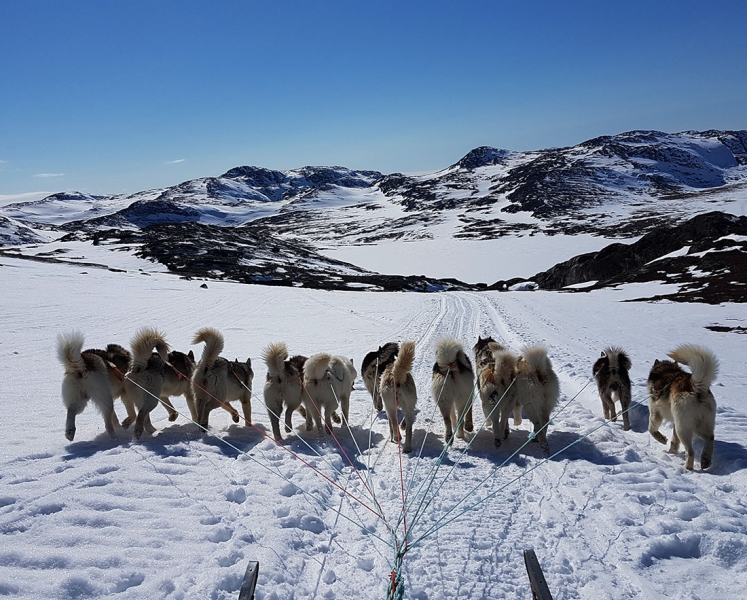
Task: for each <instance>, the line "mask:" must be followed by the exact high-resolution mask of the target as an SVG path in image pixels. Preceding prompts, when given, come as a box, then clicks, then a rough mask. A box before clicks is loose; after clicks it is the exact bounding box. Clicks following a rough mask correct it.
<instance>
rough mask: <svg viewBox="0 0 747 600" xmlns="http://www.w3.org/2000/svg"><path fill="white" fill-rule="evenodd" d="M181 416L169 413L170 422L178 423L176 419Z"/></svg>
mask: <svg viewBox="0 0 747 600" xmlns="http://www.w3.org/2000/svg"><path fill="white" fill-rule="evenodd" d="M178 416H179V413H176V412H172V413H169V421H176V418H177V417H178Z"/></svg>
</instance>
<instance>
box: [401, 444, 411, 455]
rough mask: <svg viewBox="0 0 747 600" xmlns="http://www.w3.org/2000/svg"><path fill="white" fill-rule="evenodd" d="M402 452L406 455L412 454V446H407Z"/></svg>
mask: <svg viewBox="0 0 747 600" xmlns="http://www.w3.org/2000/svg"><path fill="white" fill-rule="evenodd" d="M402 452H404V453H405V454H409V453H410V452H412V446H405V447H404V448H402Z"/></svg>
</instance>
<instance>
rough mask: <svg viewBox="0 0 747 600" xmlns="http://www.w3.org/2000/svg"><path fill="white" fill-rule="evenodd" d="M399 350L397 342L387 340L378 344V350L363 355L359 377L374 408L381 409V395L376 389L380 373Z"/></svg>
mask: <svg viewBox="0 0 747 600" xmlns="http://www.w3.org/2000/svg"><path fill="white" fill-rule="evenodd" d="M398 352H399V344H397V343H396V342H387V343H386V344H384V345H383V346H379V349H378V350H374V351H373V352H369V353H368V354H366V356H365V357H363V362H362V363H361V377H362V378H363V385H365V386H366V389H367V390H368V393H369V394H371V399H372V400H373V405H374V408H375V409H376V410H379V411H380V410H382V408H383V407H382V404H381V396H380V395H379V391H378V389H377V387H378V385H379V381H380V379H381V374H382V373H383V372H384V369H386V368H387V366H388V365H390V364H392V363H393V362H394V359H395V358H397V353H398Z"/></svg>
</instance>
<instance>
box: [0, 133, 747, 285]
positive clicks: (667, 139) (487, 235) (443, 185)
mask: <svg viewBox="0 0 747 600" xmlns="http://www.w3.org/2000/svg"><path fill="white" fill-rule="evenodd" d="M746 199H747V131H714V130H710V131H703V132H697V131H688V132H682V133H676V134H670V133H663V132H657V131H632V132H628V133H623V134H619V135H614V136H603V137H598V138H595V139H592V140H588V141H586V142H583V143H581V144H579V145H577V146H573V147H568V148H551V149H545V150H537V151H531V152H515V151H510V150H501V149H497V148H492V147H487V146H485V147H480V148H476V149H474V150H472V151H470V152H469V153H468V154H467V155H465V156H464V157H463V158H462V159H460V160H459V161H457V162H456V163H454V164H453V165H451V166H449V167H447V168H445V169H442V170H440V171H437V172H434V173H428V174H424V175H417V176H416V175H406V174H402V173H394V174H388V175H383V174H382V173H379V172H377V171H356V170H351V169H348V168H345V167H303V168H300V169H294V170H288V171H274V170H270V169H265V168H261V167H252V166H240V167H235V168H233V169H230V170H229V171H227V172H225V173H223V174H222V175H220V176H218V177H205V178H199V179H195V180H191V181H187V182H184V183H181V184H179V185H176V186H173V187H169V188H164V189H159V190H148V191H143V192H139V193H137V194H131V195H115V196H100V195H99V196H93V195H88V194H81V193H77V192H75V193H60V194H54V195H52V196H49V197H47V198H45V199H43V200H40V201H37V202H29V203H20V204H14V205H10V206H7V207H5V208H2V209H0V218H2V217H4V219H5V220H3V221H2V222H0V232H2V235H1V236H0V242H1V243H2V244H3V245H5V246H15V248H12V249H11V248H7V249H5V250H4V251H3V252H5V253H8V252H10V253H11V254H13V255H22V254H27V255H28V254H34V253H35V252H36V245H37V244H43V243H44V242H45V241H48V242H54V243H55V244H63V245H64V244H66V243H70V242H76V243H87V244H97V245H103V246H104V247H106V246H107V244H108V245H116V247H117V249H121V247H122V245H123V244H124V245H128V244H130V245H131V248H132V249H133V251H135V252H136V253H137V255H138V256H140V257H141V258H145V259H147V260H154V261H158V262H159V263H161V264H163V265H165V266H166V267H168V268H169V269H171V270H174V271H175V272H179V273H182V274H188V275H189V276H194V277H207V278H216V277H217V278H228V279H233V280H238V281H246V282H259V281H271V282H273V283H275V284H280V285H304V286H311V287H321V288H327V287H331V288H334V289H360V288H361V287H362V288H363V289H397V287H398V286H402V287H401V288H400V289H425V290H428V289H454V286H456V287H457V288H458V289H466V288H467V287H473V288H477V289H484V288H485V287H487V285H476V284H472V285H471V286H470V285H468V284H465V283H463V282H461V281H457V280H456V279H454V278H455V277H459V273H458V272H454V273H453V274H449V275H448V276H447V277H446V278H444V277H443V276H442V275H439V276H438V277H433V276H426V275H423V276H418V277H417V278H415V279H413V278H412V277H411V276H412V273H405V274H403V275H399V276H387V275H382V274H381V271H386V270H387V265H380V264H378V263H377V264H376V265H375V266H374V267H371V265H370V264H369V267H368V268H364V267H363V266H360V265H356V264H352V263H354V262H355V260H353V259H351V260H345V259H344V258H345V254H346V249H357V250H360V249H362V248H371V249H372V250H373V251H374V255H375V253H376V252H377V251H378V250H379V249H381V248H384V247H385V246H386V247H389V246H388V245H390V244H392V243H395V242H396V243H409V244H411V245H410V246H408V247H407V249H406V250H414V249H416V248H418V247H419V246H418V244H421V246H422V247H425V246H423V245H424V244H425V243H440V242H443V245H444V248H446V247H447V246H448V247H450V248H451V249H450V250H449V249H444V250H443V252H452V253H453V252H459V251H461V250H455V248H459V249H464V248H465V246H463V245H462V246H458V245H455V243H456V242H464V243H466V242H474V243H487V242H491V243H493V242H496V241H499V240H501V239H505V238H514V237H522V238H532V237H536V238H537V247H538V248H539V249H540V250H544V254H545V256H543V257H542V261H540V262H539V263H537V264H536V265H527V266H526V267H525V268H524V272H523V275H522V277H520V278H514V279H515V280H516V281H520V280H522V281H527V280H529V279H531V280H532V281H534V283H535V284H537V285H539V286H540V287H546V286H549V287H548V289H554V287H553V286H556V283H555V280H551V279H547V281H545V279H543V278H542V277H539V274H540V273H542V272H544V271H540V270H538V269H536V266H544V267H545V269H547V267H552V265H554V264H556V263H565V261H568V260H570V259H572V258H574V256H575V255H565V256H563V255H556V253H555V252H553V251H547V250H546V249H543V248H542V246H541V241H544V240H547V239H548V238H553V237H554V238H559V237H569V236H570V237H574V239H578V240H584V242H585V244H586V247H587V249H591V248H593V249H595V250H594V251H595V252H599V251H601V250H602V249H603V248H604V246H606V245H607V244H608V243H610V242H615V241H617V242H620V243H626V242H627V243H631V242H634V241H636V240H637V239H638V238H639V237H640V236H645V235H646V234H649V233H651V232H654V231H656V230H658V229H660V228H661V227H663V226H677V225H680V224H682V223H684V222H686V221H688V220H689V219H692V218H693V217H695V216H696V215H700V214H703V213H707V212H713V211H721V212H724V213H727V214H728V213H731V214H740V213H741V212H744V207H745V206H746V205H747V200H746ZM529 241H531V239H530V240H529ZM449 244H451V246H449ZM24 246H28V247H26V248H24ZM112 247H113V246H112ZM128 247H130V246H128ZM57 250H59V248H56V251H57ZM400 251H402V250H401V248H400ZM493 252H495V250H494V248H493V246H490V245H486V252H485V253H484V255H483V256H485V260H486V261H487V260H494V261H495V263H496V264H497V265H498V263H500V262H501V260H504V261H507V262H514V261H516V260H517V257H516V256H505V257H499V256H497V257H496V258H495V259H491V258H490V254H491V253H493ZM536 252H537V251H536V250H535V253H536ZM667 252H669V251H668V250H666V249H665V247H664V246H662V248H661V255H660V256H663V255H664V254H666V253H667ZM423 255H424V261H423V263H422V264H418V265H417V267H412V268H413V269H414V268H417V269H418V271H419V272H421V273H428V272H429V270H430V265H429V264H428V262H427V261H429V260H430V261H433V260H437V259H436V256H438V254H435V253H434V252H432V251H429V252H424V253H423ZM195 257H201V258H200V259H199V260H197V259H196V258H195ZM206 257H209V258H210V260H206ZM341 259H342V260H341ZM481 260H482V259H481ZM548 260H552V261H553V262H551V263H550V264H547V263H546V261H548ZM393 263H394V264H395V266H396V263H397V261H396V259H395V260H394V261H393ZM532 266H535V269H534V270H530V269H531V268H532ZM638 266H639V267H640V265H638ZM389 268H390V269H391V267H389ZM558 269H560V267H558ZM499 271H500V266H496V267H495V269H493V270H490V269H486V273H487V275H486V276H485V278H484V280H486V281H491V280H492V281H494V282H496V281H497V283H496V284H494V285H493V286H492V287H493V288H495V287H500V286H501V285H504V284H506V282H507V281H509V280H507V279H506V278H505V277H504V278H501V277H500V276H499V273H498V272H499ZM532 273H537V274H538V276H537V277H531V274H532ZM452 275H453V277H452ZM491 275H492V279H489V277H490V276H491ZM496 275H498V276H496ZM361 277H362V278H363V279H360V278H361ZM548 277H549V276H548ZM561 279H562V278H561ZM569 281H570V280H569ZM588 281H591V280H590V279H587V280H586V281H575V280H574V281H573V282H572V283H570V284H566V285H577V284H579V283H586V282H588Z"/></svg>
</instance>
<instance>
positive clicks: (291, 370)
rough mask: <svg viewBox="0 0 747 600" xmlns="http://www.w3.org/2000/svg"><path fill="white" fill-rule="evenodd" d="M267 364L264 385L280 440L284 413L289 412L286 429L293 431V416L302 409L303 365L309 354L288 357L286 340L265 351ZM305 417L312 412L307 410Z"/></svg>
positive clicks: (268, 410)
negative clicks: (294, 412)
mask: <svg viewBox="0 0 747 600" xmlns="http://www.w3.org/2000/svg"><path fill="white" fill-rule="evenodd" d="M262 358H263V360H264V361H265V364H266V365H267V379H266V381H265V387H264V397H265V406H267V415H268V416H269V417H270V423H271V424H272V433H273V435H274V436H275V439H276V440H278V441H280V440H281V439H283V436H282V435H280V414H281V413H282V411H283V405H285V407H286V411H285V430H286V431H287V432H290V431H292V430H293V427H292V423H291V416H292V415H293V411H294V410H296V409H299V410H302V409H303V406H302V404H301V403H302V401H303V366H304V363H305V362H306V357H305V356H294V357H292V358H290V359H289V358H288V347H287V346H286V345H285V344H284V343H283V342H278V343H275V344H270V345H269V346H267V347H266V348H265V349H264V351H263V352H262ZM303 413H304V416H306V415H307V414H308V413H307V412H306V411H303Z"/></svg>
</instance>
